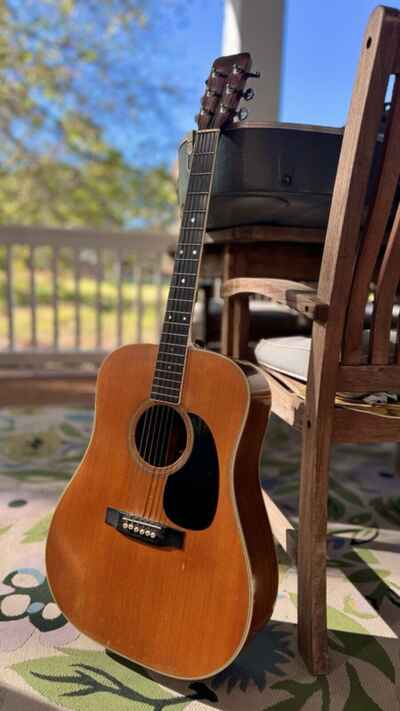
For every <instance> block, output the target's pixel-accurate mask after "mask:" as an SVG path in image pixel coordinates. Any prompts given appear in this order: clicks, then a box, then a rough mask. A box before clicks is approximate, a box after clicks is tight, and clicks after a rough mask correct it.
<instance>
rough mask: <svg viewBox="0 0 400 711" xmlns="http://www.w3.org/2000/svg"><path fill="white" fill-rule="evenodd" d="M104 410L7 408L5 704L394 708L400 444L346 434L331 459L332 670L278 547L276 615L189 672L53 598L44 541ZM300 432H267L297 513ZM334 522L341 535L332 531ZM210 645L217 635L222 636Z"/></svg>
mask: <svg viewBox="0 0 400 711" xmlns="http://www.w3.org/2000/svg"><path fill="white" fill-rule="evenodd" d="M91 422H92V412H91V411H90V410H84V409H78V408H70V407H68V408H66V407H65V408H60V407H57V408H56V407H40V408H38V407H36V408H30V409H27V408H25V409H23V408H7V409H6V408H4V409H2V410H1V411H0V546H1V547H0V706H1V709H2V711H40V710H41V709H50V708H61V709H77V710H78V709H84V710H85V711H96V710H99V711H100V710H102V711H106V710H107V711H109V710H110V709H112V711H120V710H121V711H136V710H137V711H147V710H148V711H163V710H164V709H167V708H169V709H171V711H178V709H187V710H188V711H200V710H201V709H206V708H219V709H224V710H225V709H226V710H227V711H231V710H232V711H253V710H254V711H262V710H264V709H268V710H269V711H271V710H275V711H297V710H302V711H314V710H315V711H317V710H318V711H319V710H320V709H323V710H324V711H330V710H332V711H333V710H334V711H342V710H343V711H352V710H353V709H354V711H357V710H358V709H361V708H363V709H365V710H366V711H367V710H368V711H372V710H375V709H382V710H383V711H386V710H388V711H394V709H396V708H398V699H399V678H400V655H399V651H400V645H399V640H398V634H399V632H400V566H399V561H400V480H399V478H397V477H396V476H395V475H394V474H393V473H392V465H393V447H391V446H389V445H387V446H386V445H379V446H377V445H374V446H363V447H360V446H350V445H346V446H340V447H337V448H336V450H335V452H334V456H333V461H332V479H331V495H330V511H329V519H330V522H331V535H330V537H329V554H330V570H329V582H328V590H329V592H328V598H329V599H328V602H329V628H330V659H331V672H330V674H329V675H328V676H327V677H325V678H320V679H315V678H313V677H311V676H310V675H309V674H308V672H307V671H306V669H305V667H304V664H303V662H302V660H301V658H300V657H299V656H298V654H297V649H296V570H295V568H293V567H292V566H291V565H290V562H289V561H288V559H287V558H286V557H285V554H284V553H283V551H280V558H281V562H280V587H279V595H278V601H277V605H276V608H275V611H274V616H273V620H272V621H271V622H270V624H269V625H267V626H266V627H265V628H264V629H263V630H262V631H261V632H260V633H259V634H258V635H257V637H256V638H255V639H254V640H253V641H252V642H251V643H250V644H249V645H248V646H247V647H246V648H245V650H244V651H243V652H242V654H240V655H239V657H238V658H237V660H236V661H235V662H234V663H233V664H232V665H231V666H230V667H229V668H228V669H226V670H225V671H223V672H222V673H220V674H219V675H217V676H216V677H214V678H211V679H207V680H204V681H202V682H194V683H186V682H179V681H174V680H171V679H168V678H166V677H161V676H159V675H157V674H153V673H150V672H148V671H146V670H143V669H140V668H139V667H137V666H135V665H134V664H132V663H129V662H127V661H124V660H121V659H118V658H117V657H115V656H111V655H110V654H107V653H106V652H105V650H104V649H103V648H101V647H100V646H99V645H97V644H95V643H93V642H91V641H90V640H88V639H87V638H86V637H84V636H83V635H81V634H80V633H79V632H78V631H77V630H76V629H74V628H73V627H72V625H71V624H70V623H68V622H67V621H66V620H65V618H64V617H63V616H62V615H61V614H60V612H59V610H58V608H57V607H56V605H55V604H54V603H53V602H52V601H51V597H50V593H49V590H48V587H47V582H46V578H45V568H44V542H45V537H46V532H47V527H48V524H49V520H50V516H51V511H52V509H53V508H54V506H55V504H56V501H57V499H58V497H59V495H60V493H61V492H62V490H63V488H64V486H65V484H66V482H67V481H68V479H69V477H70V475H71V473H72V472H73V470H74V469H75V467H76V465H77V463H78V462H79V461H80V459H81V456H82V454H83V451H84V450H85V447H86V444H87V442H88V438H89V435H90V430H91ZM298 456H299V441H298V437H297V435H296V434H294V433H293V432H292V431H291V430H289V429H288V428H286V426H285V425H284V424H282V423H280V422H278V421H277V420H273V421H272V422H271V425H270V428H269V433H268V437H267V440H266V443H265V448H264V455H263V462H262V474H263V484H264V486H265V488H266V490H267V491H268V493H269V494H270V495H271V496H272V497H273V498H274V500H275V501H276V502H277V503H279V505H280V507H281V508H282V509H283V510H284V512H285V513H286V515H288V516H289V517H292V518H294V519H295V518H296V515H297V508H296V507H297V487H298ZM333 533H334V535H333ZM210 643H212V640H210Z"/></svg>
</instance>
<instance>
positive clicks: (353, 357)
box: [342, 79, 400, 365]
mask: <svg viewBox="0 0 400 711" xmlns="http://www.w3.org/2000/svg"><path fill="white" fill-rule="evenodd" d="M383 83H384V82H383ZM399 97H400V81H399V79H397V80H396V83H395V87H394V92H393V104H392V109H391V115H390V121H389V125H388V128H387V129H386V134H385V146H384V157H383V164H382V167H381V173H380V176H379V181H378V187H377V192H376V196H375V200H374V203H373V206H372V210H371V214H370V216H369V219H368V226H367V229H366V233H365V235H364V236H363V239H362V240H361V241H360V250H359V254H358V257H357V266H356V271H355V275H354V280H353V285H352V289H351V295H350V303H349V308H348V313H347V319H346V326H345V333H344V343H343V355H342V360H343V363H346V364H348V365H350V364H357V363H360V362H361V360H362V356H363V343H362V338H363V329H364V314H365V307H366V304H367V298H368V292H369V288H370V283H371V281H372V280H373V277H374V270H375V269H376V263H377V260H378V256H379V252H380V249H381V246H382V243H383V241H384V237H385V228H386V225H387V222H388V219H389V215H390V212H391V209H392V205H393V199H394V196H395V192H396V189H397V186H398V182H399V175H400V100H399ZM384 288H385V286H384V284H383V282H382V272H381V274H380V279H379V289H380V290H383V289H384ZM392 303H393V301H392ZM384 330H385V326H384V324H383V323H382V332H383V331H384ZM380 338H381V335H380V336H379V335H378V339H379V340H380ZM387 339H388V336H387ZM387 347H389V340H388V342H387ZM377 348H379V349H380V350H381V347H380V346H378V344H377V343H376V341H375V346H374V347H373V350H374V351H375V355H376V357H378V358H382V355H383V353H382V351H381V353H380V354H379V350H376V349H377ZM372 362H377V363H378V362H385V361H382V360H378V361H374V360H373V361H372Z"/></svg>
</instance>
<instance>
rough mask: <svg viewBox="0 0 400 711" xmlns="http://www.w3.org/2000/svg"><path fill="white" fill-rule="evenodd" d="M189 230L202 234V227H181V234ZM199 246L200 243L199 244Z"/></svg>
mask: <svg viewBox="0 0 400 711" xmlns="http://www.w3.org/2000/svg"><path fill="white" fill-rule="evenodd" d="M190 230H200V232H203V231H204V227H181V232H182V231H185V232H187V231H190ZM199 244H200V242H199Z"/></svg>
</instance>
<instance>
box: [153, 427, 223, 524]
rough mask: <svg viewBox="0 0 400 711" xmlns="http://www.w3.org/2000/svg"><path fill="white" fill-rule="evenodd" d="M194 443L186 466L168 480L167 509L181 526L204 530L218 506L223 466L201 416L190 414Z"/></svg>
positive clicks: (165, 507)
mask: <svg viewBox="0 0 400 711" xmlns="http://www.w3.org/2000/svg"><path fill="white" fill-rule="evenodd" d="M189 417H190V420H191V423H192V426H193V433H194V442H193V449H192V452H191V455H190V457H189V459H188V460H187V462H186V463H185V464H184V466H183V467H182V468H181V469H180V470H179V471H177V472H176V473H175V474H171V475H170V476H169V477H168V481H167V485H166V487H165V493H164V510H165V513H166V514H167V516H168V518H169V519H170V520H171V521H172V522H173V523H175V524H176V525H177V526H181V527H182V528H188V529H191V530H193V531H200V530H203V529H205V528H208V526H210V524H211V523H212V520H213V518H214V516H215V511H216V508H217V503H218V490H219V467H218V455H217V449H216V446H215V442H214V438H213V436H212V434H211V431H210V429H209V427H208V426H207V425H206V423H205V422H204V420H202V419H201V418H200V417H198V416H197V415H194V414H193V413H189Z"/></svg>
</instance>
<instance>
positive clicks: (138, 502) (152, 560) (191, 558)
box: [46, 345, 275, 679]
mask: <svg viewBox="0 0 400 711" xmlns="http://www.w3.org/2000/svg"><path fill="white" fill-rule="evenodd" d="M156 353H157V348H156V347H155V346H146V345H134V346H124V347H123V348H120V349H118V350H117V351H115V352H114V353H113V354H111V356H109V357H108V358H107V359H106V361H105V362H104V364H103V366H102V368H101V372H100V374H99V381H98V387H97V396H96V417H95V425H94V430H93V434H92V438H91V441H90V444H89V447H88V449H87V452H86V454H85V457H84V459H83V461H82V463H81V465H80V467H79V469H78V470H77V472H76V474H75V475H74V477H73V479H72V480H71V482H70V484H69V485H68V487H67V489H66V491H65V493H64V495H63V497H62V499H61V500H60V502H59V505H58V507H57V509H56V511H55V514H54V517H53V520H52V523H51V527H50V531H49V536H48V542H47V551H46V563H47V571H48V578H49V583H50V586H51V589H52V592H53V594H54V597H55V599H56V601H57V602H58V604H59V606H60V608H61V610H62V611H63V613H64V614H65V616H66V617H67V618H68V619H69V620H70V621H71V622H72V623H73V624H74V625H75V626H76V627H77V628H78V629H80V630H81V631H82V632H84V633H85V634H87V635H88V636H90V637H91V638H92V639H95V640H96V641H98V642H100V643H101V644H103V645H104V646H106V647H108V648H110V649H112V650H113V651H115V652H117V653H119V654H121V655H123V656H125V657H127V658H129V659H133V660H134V661H136V662H138V663H139V664H142V665H144V666H147V667H149V668H151V669H153V670H155V671H158V672H160V673H163V674H167V675H170V676H174V677H178V678H188V679H194V678H204V677H206V676H209V675H211V674H214V673H216V672H217V671H219V670H221V669H222V668H224V667H225V666H226V665H227V664H229V663H230V661H232V660H233V658H234V657H235V656H236V655H237V653H238V652H239V651H240V649H241V648H242V646H243V645H244V644H245V642H246V640H247V638H248V636H249V634H250V633H251V631H253V630H254V629H255V627H257V626H259V625H260V623H261V622H263V621H265V619H266V618H267V617H268V616H269V614H270V611H271V609H272V605H273V602H274V599H275V597H274V589H275V587H274V579H275V560H274V559H272V564H271V565H270V566H268V563H267V559H266V558H264V560H263V561H261V557H262V556H264V554H266V555H268V554H269V553H270V551H271V545H272V539H270V537H269V536H270V534H269V529H268V523H267V517H266V513H265V509H264V508H262V510H261V507H260V500H261V503H262V499H261V494H260V489H259V484H258V494H257V486H256V483H255V479H256V477H255V469H254V466H253V467H252V469H253V475H252V481H253V484H252V485H251V486H250V489H249V494H248V496H247V495H246V496H245V495H244V494H245V492H244V488H243V484H244V477H243V479H242V475H239V469H238V467H239V464H240V462H241V461H242V459H243V456H244V449H243V445H244V444H246V442H247V445H248V444H249V443H250V440H249V436H250V438H252V437H253V443H255V442H254V433H255V431H256V430H257V431H258V432H259V433H260V425H258V428H257V427H255V425H256V420H257V417H256V419H254V412H255V411H253V406H254V401H253V395H252V392H251V388H250V387H249V381H248V379H247V377H246V376H245V375H244V374H243V372H241V370H240V369H239V367H238V366H237V365H235V364H234V363H233V362H232V361H230V360H228V359H227V358H224V357H223V356H219V355H216V354H213V353H209V352H207V351H198V350H197V349H189V352H188V361H187V372H186V377H185V384H184V388H183V391H182V402H181V404H182V410H183V411H184V412H186V413H192V414H193V415H195V416H196V417H198V418H200V419H201V421H203V422H205V423H206V425H207V427H208V429H209V431H210V432H211V433H212V437H213V440H214V443H215V448H216V451H217V459H218V476H219V491H218V501H217V505H216V510H215V514H214V516H213V519H212V522H211V524H210V525H208V526H207V528H205V529H203V530H190V529H188V528H182V527H179V526H177V525H176V522H175V521H171V520H169V519H168V518H166V522H167V524H168V525H170V526H171V527H174V528H175V529H179V530H181V531H182V533H183V535H184V543H183V546H182V547H181V548H176V549H175V548H157V547H151V546H148V545H145V544H144V543H142V542H138V541H134V540H131V539H130V538H128V537H125V536H124V535H121V533H120V532H119V531H117V530H116V529H115V528H113V527H111V526H109V525H107V524H106V523H105V514H106V511H107V509H108V508H109V507H114V508H115V509H119V510H123V511H127V512H134V513H138V512H139V513H140V511H141V508H142V504H143V502H145V500H146V497H147V496H148V490H149V489H148V482H149V480H148V477H147V475H146V473H145V472H143V470H142V469H141V467H140V466H139V464H138V462H137V461H136V460H135V456H134V453H133V452H132V450H131V447H130V445H129V442H130V440H131V429H132V422H133V420H134V417H135V413H136V412H137V410H138V409H140V407H141V406H142V404H143V402H144V401H146V399H147V398H148V392H149V387H150V385H151V379H152V375H153V370H154V363H155V358H156ZM256 399H257V398H256ZM258 403H260V401H259V399H258ZM252 413H253V414H252ZM262 421H263V420H261V422H262ZM264 425H265V418H264ZM246 427H247V428H248V429H247V435H246ZM261 429H262V426H261ZM250 430H252V431H253V435H250V434H249V433H250ZM262 435H263V433H262ZM258 439H260V438H259V437H258ZM261 441H262V437H261V440H260V441H259V446H261ZM241 442H243V444H242V448H241ZM247 445H246V446H247ZM257 446H258V445H257ZM253 456H254V455H251V457H250V459H251V458H252V457H253ZM247 459H248V461H249V458H247ZM239 468H241V465H240V467H239ZM200 470H201V467H200ZM167 480H168V479H167ZM167 480H166V481H167ZM166 481H165V482H164V486H165V485H166ZM257 481H258V467H257ZM239 482H242V483H239ZM164 493H165V491H164ZM162 494H163V491H162V488H159V499H160V497H161V495H162ZM238 494H239V496H238ZM161 498H162V497H161ZM244 501H246V502H247V503H246V504H245V503H244ZM241 502H242V503H241ZM252 502H253V503H254V506H252ZM246 507H247V509H246V510H247V511H248V512H250V511H252V514H251V517H250V516H248V515H246V512H245V508H246ZM262 507H263V504H262ZM164 517H165V512H164ZM251 531H253V533H251ZM265 532H266V533H265ZM256 539H258V543H257V542H256ZM272 547H273V546H272ZM268 591H269V599H268V600H267V599H266V595H265V593H266V592H267V593H268ZM260 594H262V600H261V597H260Z"/></svg>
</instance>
